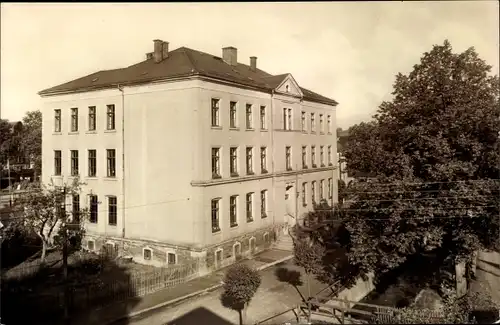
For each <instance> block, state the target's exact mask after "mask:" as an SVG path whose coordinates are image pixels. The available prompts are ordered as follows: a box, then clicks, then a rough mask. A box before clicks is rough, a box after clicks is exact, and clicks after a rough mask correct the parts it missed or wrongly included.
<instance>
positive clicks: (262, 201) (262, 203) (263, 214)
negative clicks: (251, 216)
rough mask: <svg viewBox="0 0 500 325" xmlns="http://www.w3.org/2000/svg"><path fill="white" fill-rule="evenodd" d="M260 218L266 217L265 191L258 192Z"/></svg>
mask: <svg viewBox="0 0 500 325" xmlns="http://www.w3.org/2000/svg"><path fill="white" fill-rule="evenodd" d="M260 217H261V218H266V217H267V190H262V191H260Z"/></svg>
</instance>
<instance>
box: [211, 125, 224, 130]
mask: <svg viewBox="0 0 500 325" xmlns="http://www.w3.org/2000/svg"><path fill="white" fill-rule="evenodd" d="M211 129H212V130H222V126H220V125H212V126H211Z"/></svg>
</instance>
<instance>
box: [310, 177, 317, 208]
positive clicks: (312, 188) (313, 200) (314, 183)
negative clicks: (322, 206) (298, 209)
mask: <svg viewBox="0 0 500 325" xmlns="http://www.w3.org/2000/svg"><path fill="white" fill-rule="evenodd" d="M311 199H312V203H313V204H316V181H312V182H311Z"/></svg>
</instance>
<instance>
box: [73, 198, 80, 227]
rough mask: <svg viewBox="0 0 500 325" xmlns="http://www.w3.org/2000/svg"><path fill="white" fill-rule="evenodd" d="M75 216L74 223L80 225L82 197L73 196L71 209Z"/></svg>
mask: <svg viewBox="0 0 500 325" xmlns="http://www.w3.org/2000/svg"><path fill="white" fill-rule="evenodd" d="M71 212H72V214H73V223H80V195H78V194H75V195H73V202H72V207H71Z"/></svg>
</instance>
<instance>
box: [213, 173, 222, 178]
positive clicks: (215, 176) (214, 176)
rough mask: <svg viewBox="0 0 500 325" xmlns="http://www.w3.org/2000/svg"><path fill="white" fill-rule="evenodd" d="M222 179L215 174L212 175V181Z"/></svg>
mask: <svg viewBox="0 0 500 325" xmlns="http://www.w3.org/2000/svg"><path fill="white" fill-rule="evenodd" d="M221 178H222V176H221V175H213V174H212V179H221Z"/></svg>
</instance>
